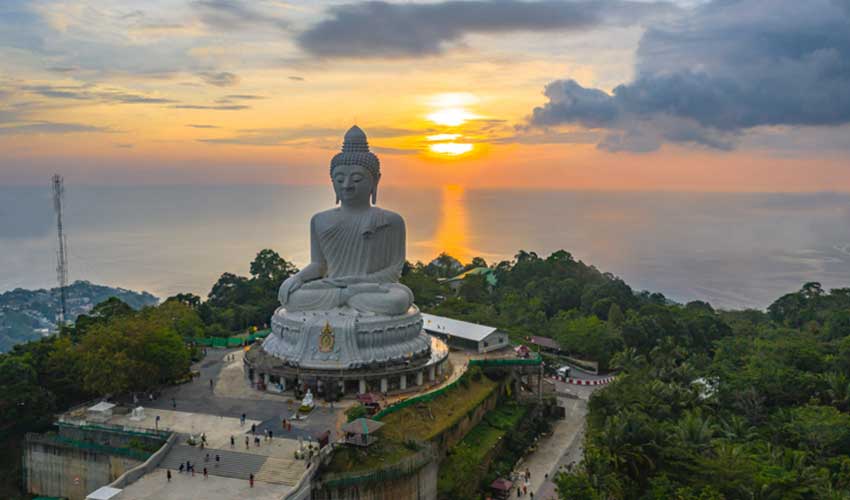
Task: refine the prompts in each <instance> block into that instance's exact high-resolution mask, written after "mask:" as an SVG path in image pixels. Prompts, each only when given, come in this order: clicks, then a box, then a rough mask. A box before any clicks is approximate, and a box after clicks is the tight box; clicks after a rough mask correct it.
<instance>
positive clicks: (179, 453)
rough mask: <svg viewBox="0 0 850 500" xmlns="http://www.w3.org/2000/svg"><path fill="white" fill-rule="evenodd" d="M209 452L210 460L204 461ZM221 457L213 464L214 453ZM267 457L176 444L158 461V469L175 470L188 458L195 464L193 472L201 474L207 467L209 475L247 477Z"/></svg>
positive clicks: (254, 471) (255, 474)
mask: <svg viewBox="0 0 850 500" xmlns="http://www.w3.org/2000/svg"><path fill="white" fill-rule="evenodd" d="M207 453H209V454H210V461H209V462H204V456H205V455H206V454H207ZM216 454H218V455H219V456H220V457H221V462H219V464H218V467H216V465H215V455H216ZM266 459H267V457H265V456H263V455H254V454H251V453H240V452H238V451H230V450H217V449H214V448H205V449H204V450H203V451H201V450H200V449H199V448H198V447H196V446H185V445H177V446H174V447H172V448H171V451H169V452H168V455H166V456H165V458H163V459H162V462H160V463H159V468H160V469H171V470H172V471H173V472H176V471H177V470H178V469H179V468H180V464H181V463H182V464H185V463H186V460H190V461H191V462H192V464H193V465H194V466H195V474H196V475H197V474H203V473H204V467H206V468H207V473H209V474H210V475H211V476H222V477H231V478H234V479H245V480H247V479H248V475H249V474H254V477H255V478H256V476H257V473H258V472H259V471H260V469H261V468H262V467H263V464H264V463H265V462H266Z"/></svg>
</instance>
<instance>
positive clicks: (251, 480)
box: [248, 474, 254, 488]
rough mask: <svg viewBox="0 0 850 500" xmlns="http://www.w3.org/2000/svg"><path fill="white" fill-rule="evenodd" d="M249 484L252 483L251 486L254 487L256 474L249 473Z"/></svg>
mask: <svg viewBox="0 0 850 500" xmlns="http://www.w3.org/2000/svg"><path fill="white" fill-rule="evenodd" d="M248 484H250V485H251V488H253V487H254V474H248Z"/></svg>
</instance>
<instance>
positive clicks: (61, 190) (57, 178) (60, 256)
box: [53, 174, 68, 328]
mask: <svg viewBox="0 0 850 500" xmlns="http://www.w3.org/2000/svg"><path fill="white" fill-rule="evenodd" d="M64 198H65V182H64V180H63V179H62V176H61V175H59V174H56V175H54V176H53V209H54V210H55V211H56V230H57V233H58V236H59V251H58V252H57V254H56V256H57V264H56V278H57V280H58V281H59V301H60V310H59V322H58V323H59V327H60V328H61V327H62V326H63V325H64V324H65V318H67V314H68V310H67V306H66V302H65V287H67V286H68V256H67V254H66V253H65V252H66V250H67V248H66V247H67V246H68V241H67V240H66V239H65V232H64V230H63V228H62V200H63V199H64Z"/></svg>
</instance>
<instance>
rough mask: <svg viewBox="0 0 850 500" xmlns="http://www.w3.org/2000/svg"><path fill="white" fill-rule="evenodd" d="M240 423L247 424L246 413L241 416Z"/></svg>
mask: <svg viewBox="0 0 850 500" xmlns="http://www.w3.org/2000/svg"><path fill="white" fill-rule="evenodd" d="M239 425H245V414H244V413H243V414H242V416H241V417H240V418H239Z"/></svg>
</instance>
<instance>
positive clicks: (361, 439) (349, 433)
mask: <svg viewBox="0 0 850 500" xmlns="http://www.w3.org/2000/svg"><path fill="white" fill-rule="evenodd" d="M383 426H384V424H383V423H381V422H378V421H377V420H372V419H370V418H363V417H360V418H358V419H355V420H352V421H351V422H349V423H347V424H345V425H343V426H342V430H343V432H345V442H346V443H348V444H353V445H355V446H369V445H370V444H372V443H374V442H375V441H377V440H378V438H377V437H375V436H374V434H375V432H376V431H377V430H378V429H380V428H381V427H383Z"/></svg>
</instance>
